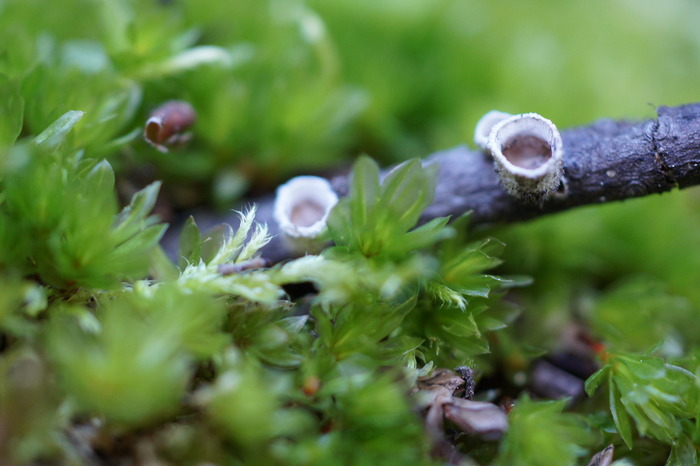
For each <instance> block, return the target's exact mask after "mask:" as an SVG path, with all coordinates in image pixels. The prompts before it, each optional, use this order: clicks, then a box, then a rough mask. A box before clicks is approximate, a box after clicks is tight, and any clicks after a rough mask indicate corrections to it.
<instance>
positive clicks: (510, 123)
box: [487, 113, 564, 202]
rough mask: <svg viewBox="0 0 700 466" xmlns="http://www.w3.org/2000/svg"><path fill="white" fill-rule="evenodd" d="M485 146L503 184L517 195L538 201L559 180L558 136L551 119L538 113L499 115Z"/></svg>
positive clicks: (561, 172)
mask: <svg viewBox="0 0 700 466" xmlns="http://www.w3.org/2000/svg"><path fill="white" fill-rule="evenodd" d="M487 147H488V149H489V151H490V152H491V155H492V156H493V159H494V162H495V164H496V172H497V173H498V176H499V177H500V179H501V183H502V184H503V187H504V188H505V189H506V190H507V191H508V192H509V193H511V194H512V195H514V196H516V197H518V198H521V199H523V200H525V201H534V202H537V201H540V200H542V199H544V198H546V197H547V196H548V195H549V193H551V192H552V191H554V190H556V189H557V188H558V187H559V185H560V183H561V182H562V175H563V171H564V160H563V154H564V151H563V148H562V141H561V136H560V135H559V131H558V130H557V127H556V126H554V123H552V122H551V121H549V120H548V119H546V118H544V117H542V116H541V115H538V114H536V113H524V114H521V115H512V116H510V117H508V118H504V119H502V120H501V121H499V122H498V123H496V124H495V125H494V126H493V128H492V129H491V131H490V133H489V137H488V145H487Z"/></svg>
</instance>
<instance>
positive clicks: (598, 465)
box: [587, 445, 615, 466]
mask: <svg viewBox="0 0 700 466" xmlns="http://www.w3.org/2000/svg"><path fill="white" fill-rule="evenodd" d="M614 454H615V447H614V446H612V445H608V446H607V447H605V449H603V450H601V451H599V452H598V453H596V454H595V455H593V458H591V461H590V462H589V463H588V465H587V466H610V464H611V463H612V461H613V455H614Z"/></svg>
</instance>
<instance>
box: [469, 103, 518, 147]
mask: <svg viewBox="0 0 700 466" xmlns="http://www.w3.org/2000/svg"><path fill="white" fill-rule="evenodd" d="M511 116H512V115H511V114H510V113H505V112H499V111H498V110H491V111H490V112H488V113H487V114H485V115H484V116H482V117H481V119H480V120H479V122H478V123H477V124H476V128H474V143H475V144H476V145H477V146H479V147H480V148H482V149H486V148H487V146H488V143H489V135H490V134H491V130H492V129H493V127H494V126H496V124H498V123H500V122H501V121H503V120H505V119H506V118H509V117H511Z"/></svg>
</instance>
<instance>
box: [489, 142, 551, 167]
mask: <svg viewBox="0 0 700 466" xmlns="http://www.w3.org/2000/svg"><path fill="white" fill-rule="evenodd" d="M501 152H502V153H503V156H504V157H505V158H506V160H508V161H509V162H510V163H512V164H513V165H516V166H518V167H522V168H526V169H535V168H539V167H541V166H542V165H544V164H545V163H547V161H548V160H549V159H551V158H552V146H551V144H550V143H549V142H547V141H546V140H544V139H542V138H541V137H540V136H538V135H535V134H518V135H515V136H512V137H511V138H510V139H508V140H506V142H505V143H504V144H503V147H502V148H501Z"/></svg>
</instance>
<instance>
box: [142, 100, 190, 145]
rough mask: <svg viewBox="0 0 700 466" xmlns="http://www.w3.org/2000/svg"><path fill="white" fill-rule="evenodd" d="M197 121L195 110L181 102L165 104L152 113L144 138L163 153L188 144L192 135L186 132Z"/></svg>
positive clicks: (174, 101) (172, 101)
mask: <svg viewBox="0 0 700 466" xmlns="http://www.w3.org/2000/svg"><path fill="white" fill-rule="evenodd" d="M196 119H197V114H196V113H195V111H194V108H192V106H191V105H190V104H188V103H187V102H183V101H181V100H170V101H168V102H165V103H164V104H162V105H161V106H159V107H158V108H156V109H155V110H153V112H152V113H151V116H150V117H149V118H148V120H146V127H145V129H144V131H143V137H144V139H145V140H146V142H148V143H149V144H151V145H152V146H154V147H155V148H156V149H158V150H159V151H161V152H168V148H169V147H173V146H177V145H180V144H183V143H185V142H187V141H188V140H189V139H190V137H191V134H190V133H187V132H185V130H187V129H188V128H189V127H190V126H192V125H193V124H194V122H195V120H196Z"/></svg>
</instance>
